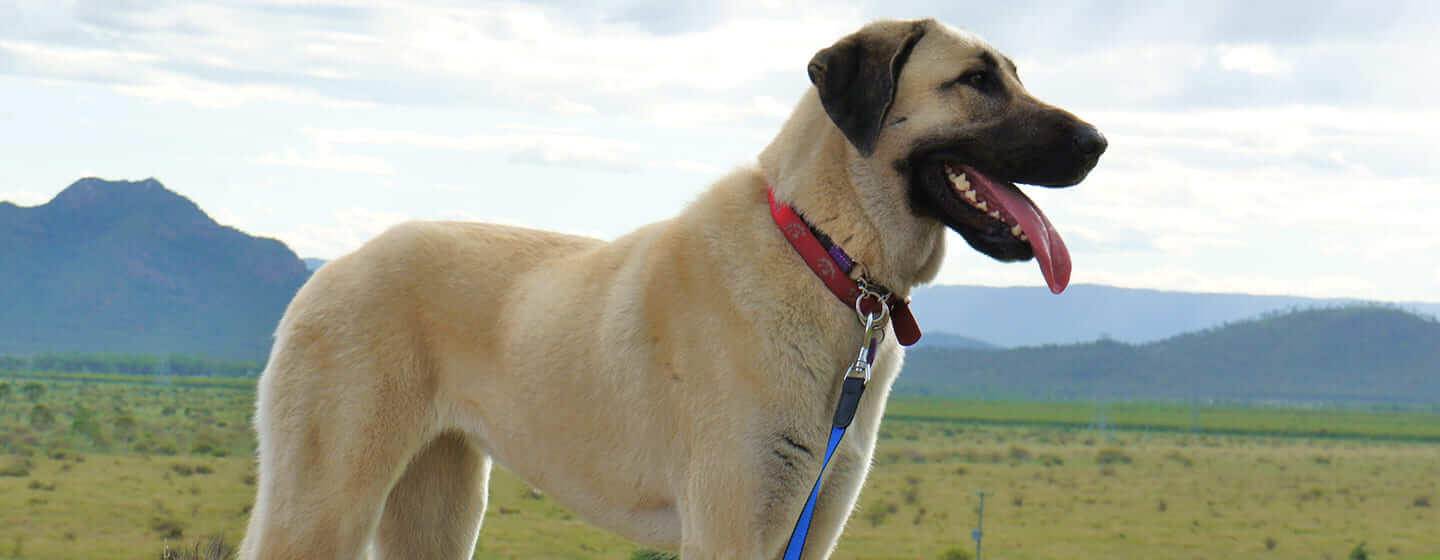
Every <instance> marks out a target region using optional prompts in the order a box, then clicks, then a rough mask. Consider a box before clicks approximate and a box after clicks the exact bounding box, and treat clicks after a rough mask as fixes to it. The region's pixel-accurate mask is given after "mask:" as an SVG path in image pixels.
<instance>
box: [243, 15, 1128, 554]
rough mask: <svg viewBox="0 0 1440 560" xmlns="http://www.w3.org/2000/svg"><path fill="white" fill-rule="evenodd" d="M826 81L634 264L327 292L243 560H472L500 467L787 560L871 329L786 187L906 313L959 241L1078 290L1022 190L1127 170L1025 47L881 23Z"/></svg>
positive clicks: (478, 231)
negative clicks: (1034, 65) (804, 249)
mask: <svg viewBox="0 0 1440 560" xmlns="http://www.w3.org/2000/svg"><path fill="white" fill-rule="evenodd" d="M809 74H810V79H811V81H812V82H813V83H814V84H815V86H816V87H814V88H811V89H810V90H809V91H808V92H807V93H806V94H805V96H804V97H803V99H801V101H800V103H799V106H798V107H796V109H795V112H794V114H793V115H792V116H791V117H790V119H789V120H788V121H787V122H786V123H785V126H784V128H783V129H782V130H781V132H780V134H779V136H778V137H777V138H776V139H775V141H774V142H773V143H771V144H770V146H769V147H768V148H766V149H765V151H764V152H763V153H761V155H760V158H759V166H758V168H746V169H741V170H738V171H736V172H734V173H732V174H730V175H729V176H727V177H725V178H723V179H721V180H720V181H719V182H718V183H716V184H715V185H714V186H713V187H712V188H710V189H709V190H708V191H706V192H705V193H704V194H702V195H700V197H699V198H698V199H697V200H696V201H695V202H694V203H693V204H692V205H690V207H689V208H687V209H686V210H685V211H684V213H683V214H681V215H680V216H678V217H676V218H674V219H672V220H668V221H664V222H660V223H656V224H651V225H649V226H646V227H643V228H641V229H639V230H637V231H635V232H633V233H631V234H629V235H626V236H624V237H621V238H619V239H617V240H615V241H613V242H605V241H600V240H596V239H587V238H582V237H574V236H569V235H561V234H556V233H547V232H542V231H533V230H526V229H520V228H513V227H502V226H495V225H485V224H465V223H409V224H404V225H400V226H397V227H395V228H393V229H391V230H390V231H388V232H386V233H385V234H383V235H381V236H380V237H378V238H376V239H375V240H373V241H371V242H370V243H368V244H366V245H365V246H364V247H361V248H360V249H359V250H357V251H356V252H354V253H352V254H350V255H348V256H345V257H343V258H340V259H338V260H336V261H334V262H332V263H330V264H329V265H327V266H326V267H324V268H323V269H321V270H320V271H318V272H317V273H316V274H315V276H314V278H312V279H311V280H310V282H309V283H308V284H306V285H305V287H304V288H303V289H301V290H300V293H299V294H298V295H296V297H295V300H294V302H292V303H291V304H290V308H289V310H288V311H286V313H285V317H284V319H282V320H281V322H280V326H279V331H278V335H277V340H276V343H275V348H274V352H273V354H272V355H271V358H270V362H269V366H268V367H267V369H266V370H265V373H264V376H263V377H262V378H261V381H260V388H259V405H258V406H259V411H258V413H257V414H256V418H255V426H256V429H257V431H258V432H259V437H260V451H259V456H260V481H259V492H258V496H257V498H256V502H255V506H254V511H253V513H252V515H251V519H250V526H249V529H248V532H247V534H246V537H245V541H244V544H243V546H242V553H241V557H242V558H246V559H260V558H264V559H307V560H314V559H329V558H346V559H349V558H356V557H359V556H361V555H363V554H364V553H365V552H366V550H367V548H371V547H373V554H374V555H375V556H377V557H380V558H387V559H388V558H445V559H460V558H469V557H470V556H471V554H472V551H473V549H474V546H475V542H476V538H477V534H478V532H479V530H480V522H481V518H482V517H483V515H484V512H485V502H486V483H487V479H488V476H489V473H490V469H491V466H492V465H493V464H494V463H495V462H499V463H500V464H502V465H504V466H506V467H507V468H509V469H511V470H513V471H514V472H515V473H516V474H518V475H519V476H521V477H523V478H524V479H525V480H527V481H528V482H529V483H531V484H533V485H534V486H536V487H538V488H541V489H543V490H545V491H546V492H547V493H548V495H549V496H552V497H553V498H554V499H555V500H556V501H558V502H559V503H561V504H563V505H564V506H566V507H568V508H570V509H571V510H573V511H574V512H575V513H576V514H578V515H580V516H581V517H583V518H585V519H587V520H589V521H590V522H592V523H594V524H596V525H599V526H601V527H604V528H606V529H609V530H611V531H614V532H616V533H618V534H620V535H623V536H625V537H627V538H629V539H633V540H635V541H637V542H639V543H643V544H646V545H650V546H654V547H658V548H663V549H668V550H678V551H679V552H680V554H681V557H682V558H685V559H687V560H691V559H709V558H744V559H770V558H777V557H778V556H779V555H780V554H781V549H782V548H783V546H784V542H785V540H786V539H787V537H788V536H789V534H790V530H791V529H792V528H793V527H794V525H795V519H796V516H797V514H798V512H799V510H800V508H801V505H802V503H803V502H804V500H805V496H806V494H807V493H808V491H809V489H810V486H811V484H812V482H813V481H814V477H815V476H816V474H817V473H818V472H819V470H820V460H821V457H820V456H819V455H820V454H821V453H823V451H824V447H825V441H826V437H827V435H828V434H829V423H830V420H831V417H832V413H833V410H834V407H835V405H836V402H837V399H838V395H839V390H840V385H841V382H842V377H843V375H844V374H845V371H846V370H847V367H848V366H850V365H851V363H852V362H853V361H854V359H855V356H856V352H857V350H858V348H859V345H860V343H861V338H862V330H863V329H862V328H861V326H860V325H859V323H858V321H857V317H856V312H855V311H854V310H852V309H851V307H850V306H847V305H845V304H843V303H841V302H840V301H839V300H837V299H836V297H835V296H834V295H832V293H831V292H830V291H828V290H827V289H826V288H825V285H824V284H822V282H821V281H820V280H819V279H818V278H817V276H816V275H815V273H813V272H811V270H810V269H809V268H807V267H806V265H805V263H804V261H802V259H801V258H800V257H799V256H797V254H796V252H795V250H794V249H792V248H791V246H790V245H789V244H788V243H787V241H786V238H785V237H784V236H783V235H782V234H781V231H780V230H779V229H778V228H777V227H776V225H775V223H774V222H773V221H772V218H771V214H770V210H769V207H768V205H767V202H766V190H767V188H768V187H773V189H774V192H775V196H776V197H777V198H778V199H779V200H781V201H784V202H787V203H789V204H791V205H793V206H794V207H795V208H796V209H797V211H798V212H799V213H800V214H801V215H802V216H804V217H805V218H806V219H807V221H808V222H809V224H810V225H811V226H812V227H813V228H814V229H815V230H816V231H819V232H823V233H824V234H826V235H828V237H829V238H830V239H832V240H833V241H834V242H835V243H836V244H838V245H840V246H841V247H843V249H844V250H845V251H846V252H848V253H849V254H850V255H851V256H852V257H854V259H855V260H856V261H857V262H859V263H861V264H860V266H859V267H857V269H856V273H855V274H856V275H857V276H858V275H860V274H864V275H865V276H866V277H867V278H868V280H869V281H870V282H872V283H876V284H880V285H883V286H887V287H889V288H890V289H892V290H894V291H895V292H896V293H897V294H898V295H901V296H903V295H905V294H906V293H908V292H909V290H910V288H911V287H912V286H915V285H916V284H919V283H922V282H926V281H928V280H930V279H931V278H932V277H934V275H935V274H936V271H937V268H938V267H939V266H940V262H941V256H942V253H943V238H944V230H945V228H946V227H949V228H951V229H954V230H955V231H957V232H959V233H960V234H961V235H962V236H964V237H965V239H966V240H967V241H968V242H969V243H970V244H971V245H972V246H974V247H975V248H976V249H978V250H979V251H981V252H983V253H985V254H987V255H990V256H992V257H995V258H998V259H1001V260H1024V259H1028V258H1031V257H1032V256H1036V257H1038V260H1039V261H1040V264H1041V269H1042V271H1043V273H1044V274H1045V276H1046V279H1047V281H1048V282H1049V283H1050V285H1051V287H1052V289H1055V290H1057V291H1058V290H1059V289H1063V287H1064V284H1065V282H1066V281H1067V278H1068V275H1069V256H1068V254H1067V253H1066V252H1065V249H1064V246H1063V243H1062V242H1061V241H1060V238H1059V236H1058V234H1057V233H1055V231H1054V229H1053V228H1052V227H1050V224H1049V222H1048V221H1047V220H1045V218H1044V216H1043V214H1041V213H1040V212H1039V211H1038V210H1037V209H1035V208H1034V206H1033V205H1032V204H1030V203H1029V201H1028V199H1026V198H1025V197H1024V195H1022V194H1020V192H1019V191H1018V190H1017V189H1016V188H1015V186H1014V185H1013V184H1012V182H1021V183H1031V184H1039V185H1047V186H1063V185H1069V184H1073V183H1076V182H1079V181H1080V180H1081V179H1082V178H1084V177H1085V175H1086V174H1087V173H1088V172H1089V171H1090V169H1091V168H1092V167H1093V166H1094V165H1095V163H1096V161H1097V160H1098V158H1099V157H1100V154H1101V152H1103V151H1104V149H1105V140H1104V137H1103V136H1101V135H1100V134H1099V132H1097V131H1096V130H1095V129H1094V128H1093V127H1091V126H1090V125H1088V124H1085V123H1084V122H1082V121H1080V120H1078V119H1076V118H1075V117H1074V116H1072V115H1071V114H1069V113H1067V112H1065V111H1062V110H1060V109H1057V108H1054V107H1051V106H1048V105H1045V104H1043V103H1041V102H1040V101H1038V100H1036V99H1035V98H1033V97H1031V96H1030V94H1029V93H1027V92H1026V91H1025V89H1024V87H1023V86H1022V85H1021V83H1020V80H1019V78H1018V77H1017V75H1016V72H1015V67H1014V65H1013V63H1011V61H1010V60H1009V59H1007V58H1006V57H1005V56H1004V55H1002V54H1000V53H999V52H998V51H996V50H995V49H994V48H992V47H991V46H989V45H988V44H986V43H984V42H982V41H981V40H980V39H979V38H977V37H975V36H973V35H970V34H967V33H964V32H960V31H956V30H953V29H951V28H948V27H945V26H943V25H941V24H939V23H936V22H934V21H932V20H925V21H913V22H893V21H887V22H879V23H875V24H871V25H869V26H866V27H865V28H863V29H861V30H860V31H858V32H857V33H855V34H853V35H850V36H848V37H845V38H843V39H841V40H840V41H839V42H837V43H836V44H835V45H833V46H831V47H829V48H826V49H824V50H821V51H820V52H819V53H818V54H816V55H815V58H814V59H813V60H812V61H811V63H810V65H809ZM1022 238H1023V239H1022ZM1027 240H1028V241H1027ZM919 304H920V305H921V306H922V308H923V302H919ZM977 320H983V318H977ZM901 355H902V353H901V350H900V348H899V346H898V345H897V344H896V343H895V336H894V335H893V333H892V334H890V335H889V336H887V337H886V338H885V340H884V342H883V343H882V344H881V346H880V348H879V350H878V359H877V360H876V362H875V372H874V379H873V381H872V382H871V383H870V390H869V391H868V392H866V393H865V396H864V399H863V401H862V402H861V404H860V411H859V415H858V416H857V417H856V419H855V423H854V424H853V425H852V426H851V429H850V435H849V436H847V437H846V439H845V440H844V441H843V443H842V444H841V446H840V448H839V450H838V451H837V452H836V458H835V459H834V462H833V463H832V464H831V465H830V467H829V469H828V470H827V471H826V475H825V479H824V484H823V486H822V487H821V492H820V497H819V507H818V509H817V512H816V516H815V522H814V526H813V527H814V528H813V530H812V532H811V536H810V539H809V543H808V545H807V549H806V558H810V559H819V558H825V557H827V556H828V555H829V554H830V552H831V550H832V549H833V548H834V546H835V542H836V539H837V538H838V537H839V534H840V531H841V528H842V526H843V525H844V523H845V520H846V518H847V517H848V516H849V515H850V511H851V509H852V507H853V506H854V504H855V499H856V496H857V494H858V493H859V492H860V487H861V483H862V482H863V481H864V480H865V476H866V473H867V471H868V469H869V465H870V457H871V453H872V451H873V450H874V446H875V437H876V436H875V434H876V429H877V427H878V424H879V422H880V417H881V413H882V412H883V411H884V410H885V400H886V398H887V396H888V393H889V390H890V385H891V383H892V381H893V380H894V379H895V376H896V374H897V373H898V371H899V369H900V361H901Z"/></svg>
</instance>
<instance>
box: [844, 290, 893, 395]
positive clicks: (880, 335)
mask: <svg viewBox="0 0 1440 560" xmlns="http://www.w3.org/2000/svg"><path fill="white" fill-rule="evenodd" d="M861 297H864V296H861ZM881 301H882V302H883V301H884V300H881ZM881 309H882V311H881V313H880V316H879V317H877V316H876V315H875V314H874V313H870V314H867V315H865V319H864V320H863V321H862V322H863V323H864V324H865V338H864V339H863V340H862V341H861V343H860V355H859V356H856V358H855V364H854V365H852V366H850V371H849V372H847V373H846V374H845V377H847V378H850V377H853V378H859V379H863V380H864V382H865V383H866V384H867V385H868V384H869V383H870V369H871V366H872V364H873V363H874V362H875V357H874V356H872V355H870V352H871V350H878V348H876V347H877V346H878V345H879V344H880V341H881V340H883V339H884V338H885V323H883V322H881V321H882V320H883V319H884V318H885V316H886V315H887V314H888V313H889V307H882V308H881Z"/></svg>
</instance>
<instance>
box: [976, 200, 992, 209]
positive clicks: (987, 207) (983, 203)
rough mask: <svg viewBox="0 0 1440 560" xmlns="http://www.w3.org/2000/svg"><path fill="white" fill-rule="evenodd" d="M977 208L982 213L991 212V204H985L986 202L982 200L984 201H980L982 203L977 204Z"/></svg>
mask: <svg viewBox="0 0 1440 560" xmlns="http://www.w3.org/2000/svg"><path fill="white" fill-rule="evenodd" d="M975 207H976V208H979V209H980V210H981V211H985V210H989V209H990V203H988V202H985V201H983V200H982V201H980V202H976V203H975Z"/></svg>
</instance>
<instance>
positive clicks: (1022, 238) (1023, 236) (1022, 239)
mask: <svg viewBox="0 0 1440 560" xmlns="http://www.w3.org/2000/svg"><path fill="white" fill-rule="evenodd" d="M1020 240H1021V241H1029V240H1030V237H1029V236H1027V235H1025V234H1024V233H1021V234H1020Z"/></svg>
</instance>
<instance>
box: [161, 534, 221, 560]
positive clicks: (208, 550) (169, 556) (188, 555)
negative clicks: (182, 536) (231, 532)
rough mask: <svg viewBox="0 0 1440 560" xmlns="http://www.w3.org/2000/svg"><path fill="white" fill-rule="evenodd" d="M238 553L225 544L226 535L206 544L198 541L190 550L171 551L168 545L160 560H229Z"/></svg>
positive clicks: (209, 540) (216, 537)
mask: <svg viewBox="0 0 1440 560" xmlns="http://www.w3.org/2000/svg"><path fill="white" fill-rule="evenodd" d="M237 553H238V551H237V550H236V548H235V546H233V545H231V544H230V543H227V542H225V535H216V536H213V537H210V538H209V539H206V540H205V542H204V543H202V542H200V541H199V540H196V541H195V544H193V545H191V547H190V548H188V549H187V548H177V549H175V550H171V549H170V546H169V545H168V544H167V545H166V546H165V550H164V552H161V553H160V560H229V559H230V558H234V557H235V555H236V554H237Z"/></svg>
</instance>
